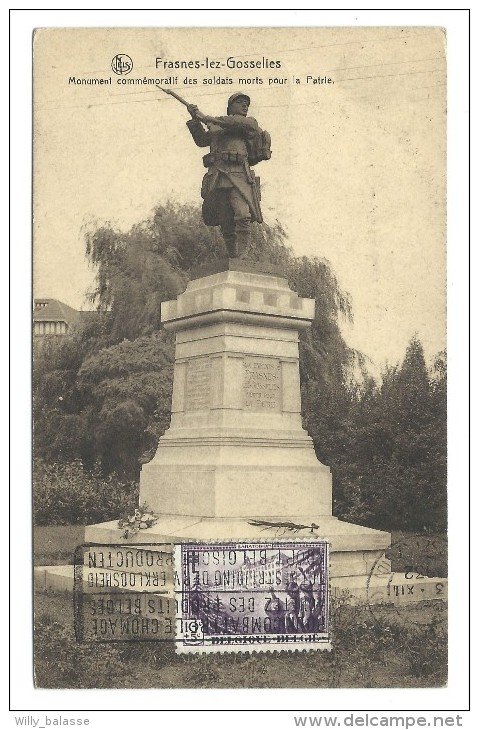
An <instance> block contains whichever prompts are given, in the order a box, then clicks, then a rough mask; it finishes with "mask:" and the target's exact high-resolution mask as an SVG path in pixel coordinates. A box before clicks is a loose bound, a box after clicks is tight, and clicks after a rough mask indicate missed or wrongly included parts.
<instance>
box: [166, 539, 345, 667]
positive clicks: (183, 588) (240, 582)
mask: <svg viewBox="0 0 479 730" xmlns="http://www.w3.org/2000/svg"><path fill="white" fill-rule="evenodd" d="M175 567H176V570H177V573H178V576H179V579H180V585H179V588H178V593H179V600H177V606H178V610H179V612H178V615H177V618H178V632H179V633H178V637H177V644H176V649H177V652H178V653H189V652H224V651H230V652H231V651H233V652H240V651H247V650H254V651H274V650H281V649H330V648H331V645H330V637H329V585H328V577H329V576H328V543H327V542H322V541H318V540H316V541H314V542H312V541H311V542H271V543H218V544H211V543H187V544H182V545H177V546H175Z"/></svg>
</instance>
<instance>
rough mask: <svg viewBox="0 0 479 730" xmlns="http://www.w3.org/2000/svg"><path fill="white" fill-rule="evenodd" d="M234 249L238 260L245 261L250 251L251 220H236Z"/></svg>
mask: <svg viewBox="0 0 479 730" xmlns="http://www.w3.org/2000/svg"><path fill="white" fill-rule="evenodd" d="M235 227H236V248H237V251H238V257H239V258H240V259H247V258H248V257H249V253H250V249H251V220H250V218H238V219H237V220H236V221H235Z"/></svg>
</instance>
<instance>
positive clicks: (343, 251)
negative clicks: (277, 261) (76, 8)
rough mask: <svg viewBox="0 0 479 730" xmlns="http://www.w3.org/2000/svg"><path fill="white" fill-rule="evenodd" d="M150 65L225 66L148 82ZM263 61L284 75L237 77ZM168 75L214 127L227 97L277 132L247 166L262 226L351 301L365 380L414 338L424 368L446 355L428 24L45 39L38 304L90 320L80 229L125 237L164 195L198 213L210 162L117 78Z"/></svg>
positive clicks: (38, 131)
mask: <svg viewBox="0 0 479 730" xmlns="http://www.w3.org/2000/svg"><path fill="white" fill-rule="evenodd" d="M118 53H124V54H128V55H129V56H130V57H131V59H132V60H133V70H132V72H131V73H130V74H128V75H125V76H118V75H116V74H115V73H114V72H113V71H112V69H111V61H112V58H113V57H114V56H115V55H116V54H118ZM156 58H161V59H162V62H163V61H166V62H168V61H170V60H171V61H181V60H184V61H189V60H192V61H195V60H198V61H199V62H204V61H205V59H206V58H208V59H209V60H210V61H217V62H218V63H219V64H220V67H219V68H212V69H206V68H205V67H200V68H199V69H194V68H193V69H190V70H175V69H163V68H158V69H157V68H156V67H155V66H156ZM228 58H230V59H232V60H230V61H229V62H228V61H227V59H228ZM264 59H266V60H267V61H268V62H269V61H275V62H279V63H280V68H276V67H274V68H271V67H270V68H254V69H251V68H246V69H245V68H243V69H238V68H237V66H239V65H240V62H241V63H244V61H255V62H256V61H259V62H261V65H265V60H264ZM222 64H225V65H222ZM228 64H229V65H230V66H231V65H234V66H236V68H229V67H228ZM308 75H309V76H310V77H312V78H318V77H319V78H324V77H327V78H331V79H332V81H333V82H334V83H330V84H324V83H322V84H321V83H317V84H313V83H311V82H310V83H307V78H306V77H307V76H308ZM72 76H75V78H77V79H101V78H103V79H110V78H111V80H112V83H111V85H109V84H105V85H101V86H99V85H97V86H92V85H77V84H73V83H69V78H70V77H72ZM172 76H173V77H174V76H177V77H178V80H177V82H176V83H175V84H174V85H173V86H170V87H169V88H173V89H174V90H175V91H177V92H178V93H179V94H180V95H182V96H185V97H187V98H188V99H189V100H190V101H192V102H194V103H196V104H198V106H199V107H200V109H201V110H202V111H204V112H205V113H208V114H224V113H225V107H226V100H227V98H228V96H229V95H230V94H231V93H233V92H234V91H238V90H241V89H242V90H244V89H247V90H248V93H249V94H250V95H251V98H252V102H251V107H250V114H251V115H252V116H254V117H255V118H256V119H257V120H258V122H259V124H260V126H261V127H263V128H265V129H267V130H268V131H269V132H270V134H271V137H272V149H273V157H272V159H271V160H270V161H269V162H262V163H260V164H259V165H258V166H257V168H256V172H257V174H259V175H260V177H261V181H262V195H263V200H262V206H263V214H264V218H265V220H266V221H267V222H268V223H273V222H274V221H275V220H279V221H280V222H281V223H282V224H283V226H284V227H285V228H286V230H287V232H288V235H289V242H290V244H291V246H292V247H293V250H294V252H295V253H297V254H307V255H316V256H322V257H325V258H327V259H328V260H329V261H330V262H331V265H332V267H333V269H334V271H335V273H336V275H337V277H338V280H339V283H340V285H341V286H342V287H343V288H344V289H345V290H347V291H348V292H349V293H350V294H351V297H352V303H353V312H354V325H353V326H352V327H348V328H347V329H346V330H345V334H346V338H347V340H348V342H349V344H351V345H352V346H354V347H357V348H358V349H360V350H362V351H363V352H364V353H365V354H366V355H367V356H368V357H369V358H371V363H372V365H371V366H372V367H373V368H374V369H377V368H380V367H381V366H382V365H384V363H385V362H386V361H387V362H390V363H395V362H397V361H398V360H400V359H401V358H402V357H403V355H404V352H405V349H406V346H407V343H408V341H409V339H410V338H411V336H412V335H413V334H414V332H417V333H418V334H419V337H420V338H421V340H422V341H423V343H424V345H425V349H426V356H427V357H428V358H431V357H432V356H433V355H434V354H435V353H436V352H438V351H439V350H441V349H443V348H444V347H445V119H446V63H445V37H444V34H443V32H442V30H440V29H434V28H424V27H418V28H414V27H407V28H400V27H384V28H354V29H353V28H339V29H338V28H315V29H290V28H288V29H269V28H264V29H261V28H256V29H239V28H234V29H228V30H224V29H221V30H220V29H181V30H178V29H168V30H165V29H159V30H157V29H150V28H149V29H141V30H139V29H134V30H128V29H113V30H104V29H103V30H92V29H70V30H47V31H41V32H40V33H39V34H38V35H37V38H36V43H35V104H34V120H35V135H36V136H35V161H34V200H35V224H34V293H35V296H42V297H52V298H56V299H60V300H61V301H63V302H65V303H67V304H69V305H70V306H73V307H76V308H82V307H83V308H88V306H89V305H88V303H87V302H86V299H85V294H86V291H87V290H88V289H89V288H91V286H92V282H93V276H94V272H92V271H91V270H90V269H89V268H88V266H87V263H86V260H85V256H84V249H85V243H84V234H83V231H84V227H85V225H91V223H92V221H95V220H97V221H98V222H99V223H101V222H103V221H107V220H109V221H111V222H112V223H113V224H114V225H116V226H118V227H120V228H123V229H127V228H129V227H130V226H131V225H132V224H134V223H136V222H139V221H142V220H144V219H145V218H146V217H148V216H149V215H150V213H151V212H152V209H153V208H154V206H155V204H157V203H159V202H165V201H166V200H167V199H169V198H170V199H174V200H178V201H180V202H188V203H195V202H197V203H199V202H200V198H199V189H200V184H201V177H202V175H203V172H204V169H203V167H202V162H201V156H202V154H204V150H203V151H202V150H200V149H199V148H197V147H196V146H195V145H194V143H193V141H192V139H191V137H190V136H189V133H188V131H187V129H186V127H185V122H186V120H187V119H188V118H189V116H188V113H187V111H186V109H185V108H184V107H183V106H182V105H181V104H179V103H178V102H176V101H175V100H173V99H171V98H170V97H168V96H166V95H163V94H162V92H161V91H158V90H155V89H154V88H153V87H152V86H151V85H150V86H146V85H141V86H138V85H133V84H130V83H127V84H123V83H117V81H118V80H120V81H121V82H122V81H124V80H129V79H139V78H145V77H146V78H155V77H158V78H162V79H168V78H170V77H172ZM186 77H188V78H189V79H196V80H197V84H196V85H195V84H184V83H183V81H184V79H185V78H186ZM293 77H295V78H299V79H300V83H299V84H297V83H296V82H295V81H294V78H293ZM220 78H221V79H228V78H229V79H232V81H233V83H232V84H221V83H218V81H219V79H220ZM240 78H242V79H247V80H248V82H249V83H248V84H247V85H240V83H239V79H240ZM283 79H286V81H285V82H283V83H280V81H281V80H283ZM204 80H206V81H207V83H204ZM260 80H261V81H262V82H263V83H259V81H260ZM270 80H271V82H270Z"/></svg>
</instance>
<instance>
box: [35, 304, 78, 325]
mask: <svg viewBox="0 0 479 730" xmlns="http://www.w3.org/2000/svg"><path fill="white" fill-rule="evenodd" d="M81 315H82V312H79V311H78V310H76V309H73V307H69V306H68V304H64V303H63V302H59V301H58V299H35V308H34V310H33V321H34V322H66V323H67V324H71V325H73V324H77V323H78V322H79V320H80V319H81Z"/></svg>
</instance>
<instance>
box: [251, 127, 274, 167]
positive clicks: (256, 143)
mask: <svg viewBox="0 0 479 730" xmlns="http://www.w3.org/2000/svg"><path fill="white" fill-rule="evenodd" d="M246 146H247V148H248V162H249V164H250V165H256V163H258V162H261V161H262V160H270V159H271V135H270V134H269V132H266V131H265V130H264V129H258V131H257V133H256V134H255V136H254V137H253V138H252V139H248V140H247V141H246Z"/></svg>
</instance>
